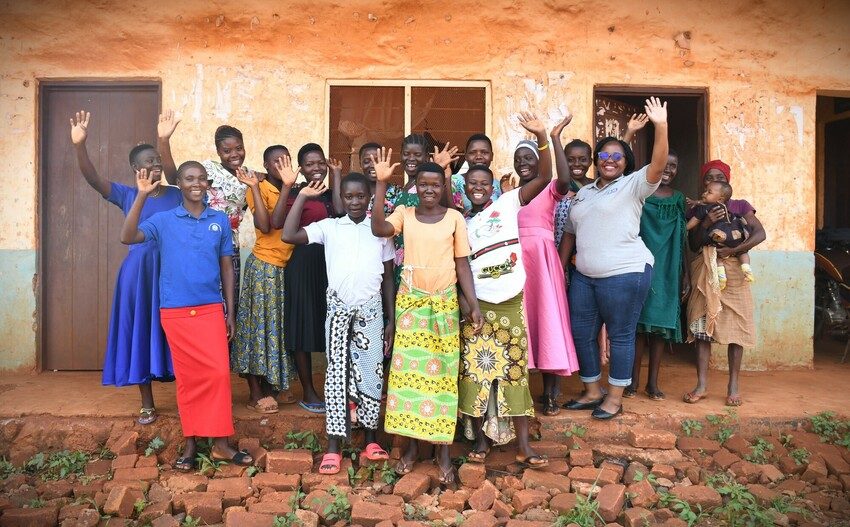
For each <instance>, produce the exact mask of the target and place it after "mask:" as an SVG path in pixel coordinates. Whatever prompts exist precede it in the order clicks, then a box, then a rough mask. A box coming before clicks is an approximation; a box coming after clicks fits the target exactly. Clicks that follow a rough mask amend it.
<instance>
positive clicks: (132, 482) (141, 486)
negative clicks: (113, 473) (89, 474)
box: [103, 479, 151, 494]
mask: <svg viewBox="0 0 850 527" xmlns="http://www.w3.org/2000/svg"><path fill="white" fill-rule="evenodd" d="M150 485H151V484H150V483H149V482H147V481H142V480H140V479H128V480H110V481H104V482H103V492H105V493H106V494H109V493H110V491H112V489H114V488H115V487H129V488H131V489H136V490H140V491H142V492H147V491H148V488H149V487H150Z"/></svg>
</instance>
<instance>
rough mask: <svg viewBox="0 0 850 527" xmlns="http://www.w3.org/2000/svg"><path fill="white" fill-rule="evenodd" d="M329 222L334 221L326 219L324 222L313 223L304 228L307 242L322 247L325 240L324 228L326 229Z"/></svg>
mask: <svg viewBox="0 0 850 527" xmlns="http://www.w3.org/2000/svg"><path fill="white" fill-rule="evenodd" d="M331 221H335V220H332V219H330V218H326V219H324V220H320V221H317V222H313V223H311V224H309V225H306V226H304V230H305V231H306V232H307V242H308V243H318V244H319V245H324V244H325V240H327V235H326V232H325V227H327V226H328V222H331Z"/></svg>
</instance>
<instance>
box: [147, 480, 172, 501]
mask: <svg viewBox="0 0 850 527" xmlns="http://www.w3.org/2000/svg"><path fill="white" fill-rule="evenodd" d="M172 496H173V494H172V493H171V491H170V490H168V489H167V488H165V487H163V486H162V485H160V484H159V483H158V482H153V483H151V486H150V488H149V489H148V501H149V502H151V503H158V502H160V501H171V498H172Z"/></svg>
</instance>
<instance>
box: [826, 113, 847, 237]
mask: <svg viewBox="0 0 850 527" xmlns="http://www.w3.org/2000/svg"><path fill="white" fill-rule="evenodd" d="M824 139H825V145H824V151H825V155H824V185H823V195H824V202H823V203H824V204H823V211H824V213H823V226H824V227H832V228H840V229H846V228H850V207H848V206H847V204H848V203H850V119H842V120H840V121H833V122H831V123H826V128H825V132H824ZM842 203H843V205H842Z"/></svg>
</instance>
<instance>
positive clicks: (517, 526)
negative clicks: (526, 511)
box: [505, 519, 552, 527]
mask: <svg viewBox="0 0 850 527" xmlns="http://www.w3.org/2000/svg"><path fill="white" fill-rule="evenodd" d="M505 527H552V522H551V521H532V520H517V519H513V520H508V523H506V524H505Z"/></svg>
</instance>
